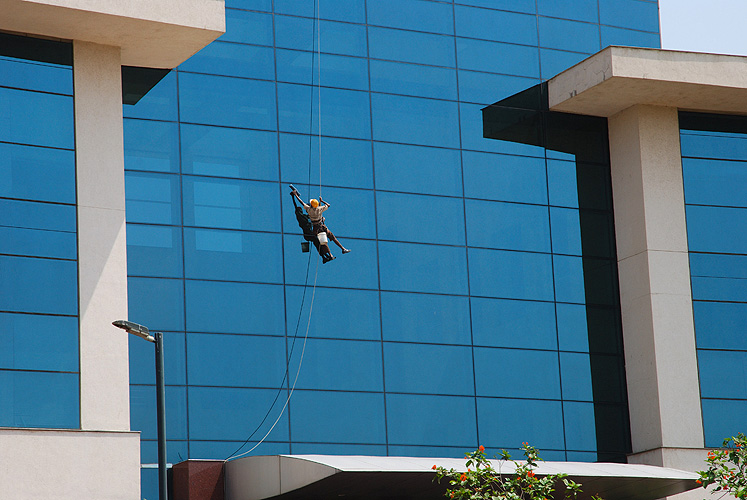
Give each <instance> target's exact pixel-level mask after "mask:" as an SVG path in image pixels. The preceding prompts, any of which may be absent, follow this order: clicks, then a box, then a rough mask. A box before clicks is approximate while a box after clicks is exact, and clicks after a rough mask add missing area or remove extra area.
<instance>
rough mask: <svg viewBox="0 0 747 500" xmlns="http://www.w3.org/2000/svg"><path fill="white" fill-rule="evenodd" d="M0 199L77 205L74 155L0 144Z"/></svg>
mask: <svg viewBox="0 0 747 500" xmlns="http://www.w3.org/2000/svg"><path fill="white" fill-rule="evenodd" d="M0 196H6V197H8V198H25V199H28V200H38V201H55V202H60V203H75V153H74V152H72V151H65V150H60V149H48V148H35V147H30V146H22V145H18V144H4V143H0Z"/></svg>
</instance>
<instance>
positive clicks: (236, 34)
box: [219, 9, 272, 46]
mask: <svg viewBox="0 0 747 500" xmlns="http://www.w3.org/2000/svg"><path fill="white" fill-rule="evenodd" d="M219 40H221V41H223V42H239V43H254V44H257V45H270V46H272V16H271V15H269V14H261V13H259V12H247V11H245V10H236V9H226V33H225V34H224V35H222V36H221V37H220V38H219Z"/></svg>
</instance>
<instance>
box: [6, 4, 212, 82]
mask: <svg viewBox="0 0 747 500" xmlns="http://www.w3.org/2000/svg"><path fill="white" fill-rule="evenodd" d="M0 12H2V13H3V15H2V16H0V29H2V30H7V31H14V32H17V33H27V34H32V35H42V36H47V37H54V38H61V39H65V40H80V41H85V42H93V43H97V44H100V45H111V46H114V47H121V49H122V65H123V66H145V67H150V68H174V67H176V66H178V65H179V64H181V63H182V62H184V61H185V60H187V59H188V58H189V57H190V56H192V55H193V54H195V53H196V52H198V51H199V50H200V49H202V48H203V47H205V46H206V45H208V44H209V43H210V42H212V41H213V40H215V39H216V38H218V37H219V36H220V35H221V34H223V33H224V32H225V29H226V23H225V6H224V2H223V0H157V1H148V0H128V1H126V2H120V1H111V0H0Z"/></svg>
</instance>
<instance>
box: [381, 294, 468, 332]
mask: <svg viewBox="0 0 747 500" xmlns="http://www.w3.org/2000/svg"><path fill="white" fill-rule="evenodd" d="M473 308H474V306H473ZM469 311H470V305H469V301H468V298H467V297H455V296H451V295H431V294H422V293H402V292H382V293H381V322H382V332H383V333H382V335H383V338H384V340H398V341H403V342H425V343H429V342H433V343H444V344H461V345H468V344H469V343H470V341H471V339H470V330H469ZM473 311H474V309H473ZM473 328H474V326H473Z"/></svg>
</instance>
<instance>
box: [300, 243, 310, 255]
mask: <svg viewBox="0 0 747 500" xmlns="http://www.w3.org/2000/svg"><path fill="white" fill-rule="evenodd" d="M301 251H302V252H303V253H308V251H309V242H308V241H302V242H301Z"/></svg>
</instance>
